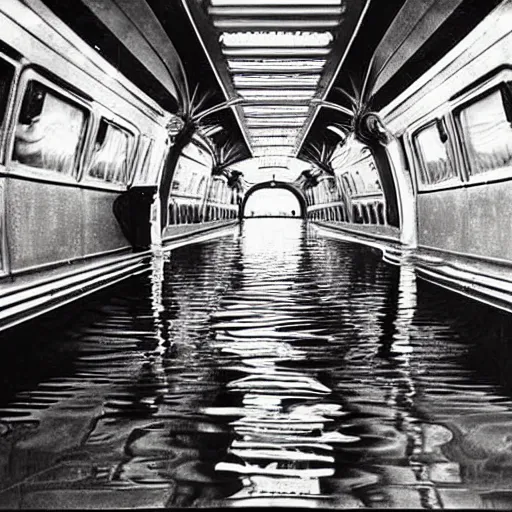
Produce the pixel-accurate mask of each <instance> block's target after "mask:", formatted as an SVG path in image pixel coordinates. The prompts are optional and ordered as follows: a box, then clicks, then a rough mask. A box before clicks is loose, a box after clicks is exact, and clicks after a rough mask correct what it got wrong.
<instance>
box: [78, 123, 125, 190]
mask: <svg viewBox="0 0 512 512" xmlns="http://www.w3.org/2000/svg"><path fill="white" fill-rule="evenodd" d="M133 142H134V137H133V135H131V134H130V133H129V132H128V131H126V130H123V129H122V128H120V127H118V126H116V125H114V124H112V123H110V122H108V121H107V120H105V119H102V120H101V121H100V126H99V128H98V132H97V134H96V141H95V144H94V150H93V154H92V157H91V164H90V166H89V173H88V174H89V176H90V177H91V178H96V179H99V180H102V181H106V182H108V183H116V184H126V183H128V180H129V178H130V176H129V162H130V148H131V146H132V144H133Z"/></svg>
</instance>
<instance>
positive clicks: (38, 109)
mask: <svg viewBox="0 0 512 512" xmlns="http://www.w3.org/2000/svg"><path fill="white" fill-rule="evenodd" d="M85 121H86V115H85V112H84V111H83V110H82V109H81V108H79V107H77V106H76V105H75V104H72V103H71V102H69V101H67V100H66V99H64V98H62V97H61V96H58V95H57V94H55V93H53V92H52V91H51V90H50V89H48V88H47V87H45V86H44V85H42V84H40V83H39V82H35V81H30V82H29V84H28V86H27V91H26V93H25V97H24V98H23V104H22V107H21V112H20V115H19V119H18V124H17V125H16V133H15V139H14V150H13V155H12V158H13V160H14V161H16V162H19V163H21V164H25V165H30V166H31V167H38V168H41V169H47V170H52V171H57V172H59V173H62V174H65V175H71V174H73V172H74V171H75V168H76V162H77V160H78V158H77V157H78V154H79V151H80V146H81V141H82V135H83V133H84V130H85Z"/></svg>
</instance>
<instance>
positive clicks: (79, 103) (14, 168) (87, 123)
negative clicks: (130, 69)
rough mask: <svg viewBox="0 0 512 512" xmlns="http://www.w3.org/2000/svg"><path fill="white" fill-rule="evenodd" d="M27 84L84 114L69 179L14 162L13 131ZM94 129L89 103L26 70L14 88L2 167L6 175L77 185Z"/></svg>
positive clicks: (51, 171) (48, 79)
mask: <svg viewBox="0 0 512 512" xmlns="http://www.w3.org/2000/svg"><path fill="white" fill-rule="evenodd" d="M30 81H36V82H39V83H40V84H41V85H43V86H44V87H46V88H47V89H49V90H50V91H51V92H52V93H54V94H55V96H56V97H58V98H62V99H63V100H64V101H65V102H68V103H69V104H71V105H72V106H76V107H77V108H79V109H81V110H82V111H83V112H84V114H85V120H84V127H83V132H82V136H81V140H80V143H79V146H78V151H77V158H76V161H75V168H74V170H73V172H72V174H70V175H65V174H62V173H60V172H58V171H55V170H53V169H43V168H40V167H33V166H31V165H28V164H23V163H20V162H17V161H16V160H13V158H12V156H13V151H14V142H15V130H16V125H17V123H18V119H19V116H20V114H21V107H22V104H23V100H24V98H25V94H26V92H27V88H28V84H29V82H30ZM84 96H85V94H84ZM92 125H93V113H92V108H91V105H90V103H88V102H87V101H86V100H85V99H83V98H81V97H80V96H78V95H77V94H74V93H73V92H71V90H68V89H66V88H65V87H62V85H60V84H57V83H55V82H54V81H52V80H51V79H50V78H48V77H46V76H44V75H43V74H41V73H39V72H38V71H37V70H35V69H33V68H26V69H24V70H22V71H21V73H20V76H19V81H18V84H17V88H16V97H15V101H14V108H13V109H12V114H11V118H10V120H9V130H8V131H9V139H8V141H7V142H6V144H5V146H4V147H5V153H4V156H5V158H4V159H5V165H6V171H7V172H8V174H9V175H12V176H20V177H30V178H34V179H36V180H38V181H44V182H50V183H63V184H72V185H76V184H77V183H78V181H79V179H80V176H81V174H82V171H83V168H84V163H85V158H86V154H87V147H88V145H89V140H90V136H91V127H92Z"/></svg>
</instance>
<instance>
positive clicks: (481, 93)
mask: <svg viewBox="0 0 512 512" xmlns="http://www.w3.org/2000/svg"><path fill="white" fill-rule="evenodd" d="M507 83H508V84H510V85H509V86H508V87H509V90H510V92H511V93H512V72H511V71H510V70H505V71H502V72H498V73H496V74H495V75H494V76H493V77H492V78H491V79H490V80H488V81H486V82H485V83H483V84H480V85H477V86H475V87H473V88H472V89H470V90H469V91H468V92H467V93H466V94H464V95H462V96H461V97H460V98H458V99H457V100H456V101H454V102H453V103H452V111H451V112H452V118H453V124H454V126H455V132H456V137H457V143H458V145H459V148H460V152H461V159H462V162H463V167H464V170H465V175H466V176H465V177H466V179H465V181H466V182H467V184H468V185H473V184H483V183H489V182H494V181H501V180H504V179H510V178H512V163H511V164H510V165H509V166H507V167H505V168H496V169H490V170H488V171H485V172H482V173H478V174H472V169H471V164H470V158H469V149H468V143H469V141H468V139H467V138H466V136H465V132H464V129H463V126H462V122H461V119H460V117H461V113H462V112H463V111H464V110H465V109H466V108H468V107H470V106H471V105H474V104H476V103H478V102H479V101H480V100H482V99H485V98H487V97H488V96H490V95H492V94H493V93H495V92H496V91H499V92H501V91H502V90H503V89H504V88H505V87H507ZM511 126H512V123H511Z"/></svg>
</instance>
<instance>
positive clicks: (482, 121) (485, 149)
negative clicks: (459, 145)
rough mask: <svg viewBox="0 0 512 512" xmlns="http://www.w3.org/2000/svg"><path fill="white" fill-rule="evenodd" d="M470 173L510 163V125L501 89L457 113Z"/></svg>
mask: <svg viewBox="0 0 512 512" xmlns="http://www.w3.org/2000/svg"><path fill="white" fill-rule="evenodd" d="M459 121H460V125H461V128H462V133H463V137H464V142H465V144H466V149H467V156H468V160H469V162H468V163H469V169H470V173H471V174H473V175H474V174H480V173H483V172H486V171H490V170H493V169H499V168H502V167H506V166H508V165H510V164H511V163H512V126H511V123H510V122H509V121H508V120H507V116H506V113H505V108H504V106H503V100H502V96H501V91H499V90H496V91H494V92H493V93H491V94H490V95H489V96H487V97H485V98H483V99H481V100H479V101H477V102H476V103H473V104H472V105H469V106H468V107H466V108H464V109H463V110H462V111H461V112H460V114H459Z"/></svg>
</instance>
